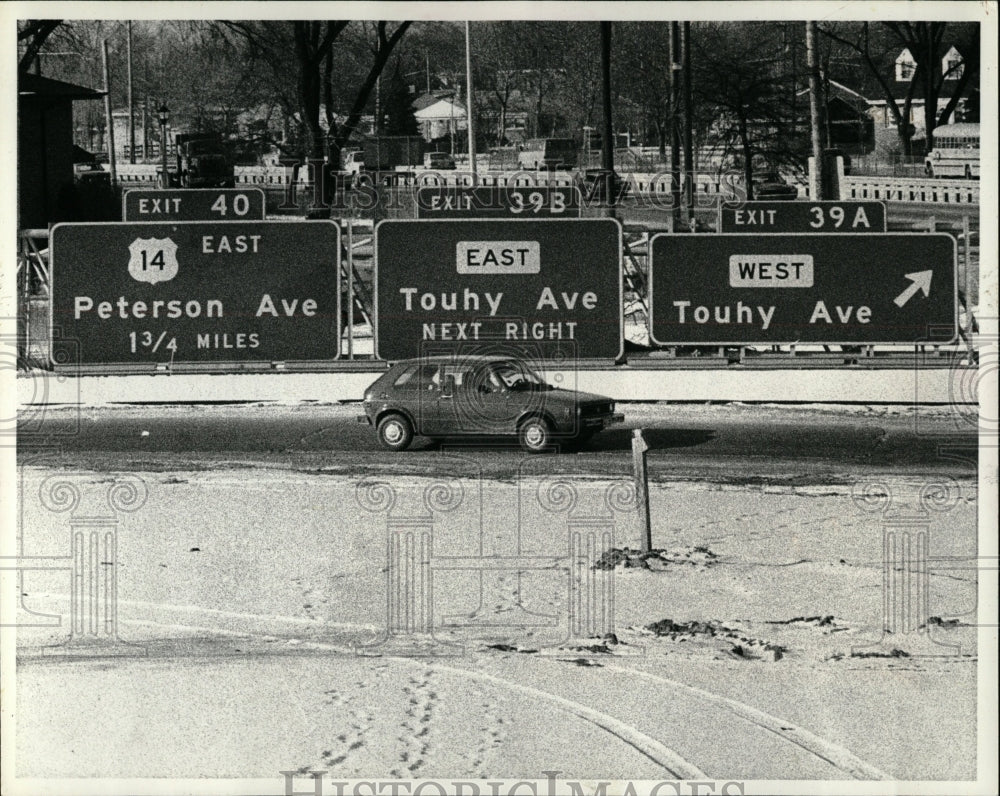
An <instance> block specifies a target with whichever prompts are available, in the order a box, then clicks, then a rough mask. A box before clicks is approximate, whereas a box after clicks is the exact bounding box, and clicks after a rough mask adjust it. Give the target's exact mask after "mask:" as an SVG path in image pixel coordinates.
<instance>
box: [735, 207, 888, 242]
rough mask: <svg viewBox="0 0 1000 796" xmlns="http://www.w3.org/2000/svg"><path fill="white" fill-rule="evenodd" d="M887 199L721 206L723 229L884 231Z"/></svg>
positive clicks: (819, 231)
mask: <svg viewBox="0 0 1000 796" xmlns="http://www.w3.org/2000/svg"><path fill="white" fill-rule="evenodd" d="M886 229H887V227H886V214H885V203H884V202H851V201H845V202H837V201H816V202H799V201H794V202H744V203H743V204H741V205H739V206H736V207H727V206H726V205H719V232H761V233H774V232H809V233H818V234H821V235H825V234H831V233H845V232H853V233H862V232H868V233H883V232H885V231H886Z"/></svg>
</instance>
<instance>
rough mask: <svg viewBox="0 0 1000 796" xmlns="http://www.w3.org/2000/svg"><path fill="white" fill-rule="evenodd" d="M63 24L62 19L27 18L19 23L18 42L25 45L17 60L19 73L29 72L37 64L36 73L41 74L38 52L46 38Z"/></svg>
mask: <svg viewBox="0 0 1000 796" xmlns="http://www.w3.org/2000/svg"><path fill="white" fill-rule="evenodd" d="M61 24H62V20H61V19H26V20H22V21H20V22H18V23H17V41H18V44H21V43H23V45H24V52H23V53H21V57H20V58H19V59H18V62H17V71H18V73H19V74H23V73H25V72H27V71H28V70H29V69H30V68H31V67H32V65H34V66H35V71H36V73H39V74H40V71H39V66H38V62H37V59H38V53H39V52H41V49H42V45H44V44H45V41H46V39H48V38H49V36H50V35H52V32H53V31H55V29H56V28H58V27H59V26H60V25H61Z"/></svg>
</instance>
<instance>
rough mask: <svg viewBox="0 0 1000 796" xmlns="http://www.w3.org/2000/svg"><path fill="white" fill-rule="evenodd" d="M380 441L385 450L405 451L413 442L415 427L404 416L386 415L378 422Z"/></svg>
mask: <svg viewBox="0 0 1000 796" xmlns="http://www.w3.org/2000/svg"><path fill="white" fill-rule="evenodd" d="M377 430H378V441H379V442H380V443H381V444H382V447H383V448H388V449H389V450H391V451H404V450H406V449H407V448H408V447H409V446H410V443H411V442H412V441H413V426H412V425H410V421H409V420H407V419H406V418H405V417H403V416H402V415H397V414H391V415H386V416H385V417H383V418H382V419H381V420H379V421H378V429H377Z"/></svg>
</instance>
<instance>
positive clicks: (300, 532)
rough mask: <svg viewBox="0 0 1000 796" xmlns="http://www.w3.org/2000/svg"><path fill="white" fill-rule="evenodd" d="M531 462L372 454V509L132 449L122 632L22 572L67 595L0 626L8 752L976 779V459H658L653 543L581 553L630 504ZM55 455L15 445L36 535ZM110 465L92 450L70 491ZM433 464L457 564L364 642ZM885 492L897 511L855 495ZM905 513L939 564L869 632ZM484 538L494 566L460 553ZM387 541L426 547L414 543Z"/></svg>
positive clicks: (33, 769) (285, 481) (38, 771)
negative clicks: (102, 654)
mask: <svg viewBox="0 0 1000 796" xmlns="http://www.w3.org/2000/svg"><path fill="white" fill-rule="evenodd" d="M535 461H537V462H541V463H542V464H540V465H538V466H534V469H532V466H529V467H528V469H527V470H526V471H525V472H523V473H522V476H521V478H520V479H518V480H514V481H508V480H504V481H498V480H485V481H480V480H478V479H476V478H474V477H473V478H470V477H468V476H467V474H463V473H462V472H461V468H459V469H456V470H454V471H453V472H448V471H447V469H442V471H441V472H442V475H439V476H438V477H437V478H435V479H431V478H419V477H414V476H408V477H405V478H403V477H395V476H394V477H391V479H389V478H382V480H381V481H378V482H376V483H375V487H376V488H377V487H379V486H391V487H392V488H393V489H394V490H395V503H394V504H393V505H392V507H391V509H389V511H388V512H385V511H382V512H377V511H376V512H371V511H367V510H366V509H364V508H363V507H362V505H361V503H364V502H365V500H364V495H362V494H361V492H364V490H363V489H362V490H361V492H359V483H360V482H361V478H360V476H359V477H357V478H352V477H350V476H344V475H323V474H307V473H297V472H289V471H284V470H268V469H256V470H253V471H252V472H251V471H247V470H245V469H224V468H223V469H215V470H210V471H202V472H192V471H184V472H155V473H140V474H139V476H140V477H141V478H142V479H143V480H144V481H145V483H146V485H147V487H148V490H149V497H148V500H147V501H146V503H145V505H144V506H142V508H141V509H140V510H139V511H137V512H135V513H133V514H128V515H121V521H120V525H119V527H118V535H117V538H118V550H117V561H118V567H117V570H118V597H119V600H118V617H119V621H120V628H119V634H120V638H121V640H122V641H123V642H128V643H130V644H134V645H136V646H135V647H134V648H129V647H127V646H125V645H124V644H120V645H119V646H118V648H117V651H118V652H124V653H126V654H121V655H117V656H115V657H108V658H99V657H98V658H92V659H87V658H83V659H74V658H66V657H63V656H58V655H57V656H53V655H50V654H46V651H45V650H44V647H46V645H51V644H61V643H63V642H64V641H65V639H66V638H67V636H68V625H67V617H68V613H69V589H68V583H69V581H68V576H67V573H66V572H30V573H27V574H26V575H25V581H24V589H23V591H24V594H25V595H26V596H25V598H24V604H25V606H26V607H28V608H29V609H31V610H33V611H39V612H44V611H49V612H52V613H57V614H60V615H61V616H62V617H63V620H62V625H61V627H56V628H53V627H34V628H22V629H20V630H19V631H18V667H17V706H18V719H17V759H16V766H17V774H18V776H31V777H43V778H48V777H259V778H274V779H275V781H276V782H277V781H278V779H279V777H280V776H281V775H280V774H279V771H282V770H299V771H302V772H304V771H306V770H308V769H318V770H325V771H328V772H329V775H328V776H330V777H334V778H340V779H346V778H356V777H381V778H396V779H399V778H416V777H444V776H448V777H464V778H496V777H531V778H544V776H545V775H544V774H543V773H542V772H544V771H547V770H550V771H551V770H554V771H559V772H562V773H561V775H560V776H562V777H572V778H590V779H600V778H615V779H620V778H625V777H630V778H639V779H661V780H662V779H671V778H698V777H699V776H701V775H704V776H707V777H709V778H715V779H721V778H732V779H743V778H746V779H829V780H844V779H852V778H858V779H880V778H893V779H905V780H916V779H939V780H940V779H949V780H950V779H967V778H971V777H974V776H975V771H976V729H975V728H976V693H977V692H976V675H977V665H976V660H977V659H976V628H975V624H976V584H977V572H976V562H975V558H974V555H975V550H976V512H977V506H978V502H977V493H976V484H975V482H974V481H973V480H971V479H968V480H965V479H957V480H955V479H943V480H942V479H937V480H938V481H941V483H940V484H938V486H937V488H934V487H933V486H929V485H930V484H931V483H932V482H933V481H935V479H934V478H931V479H930V480H928V479H927V478H924V479H919V478H915V477H914V476H906V477H903V476H898V477H897V476H893V475H881V476H879V477H878V478H877V481H879V482H880V485H878V486H875V485H871V484H868V483H867V481H861V480H857V482H850V483H845V484H840V485H838V484H834V485H829V484H810V483H808V482H804V483H800V484H798V485H790V484H783V485H774V484H768V483H761V484H753V483H741V484H726V483H710V482H707V481H687V480H685V481H679V480H672V481H663V482H659V483H655V484H653V485H652V486H651V495H650V501H651V516H652V519H653V522H652V525H653V545H654V547H655V548H659V549H662V551H663V553H662V554H661V555H658V556H656V557H655V558H653V559H650V560H649V561H648V562H647V566H645V567H629V568H624V567H622V566H621V565H619V566H618V567H616V568H615V569H613V570H610V571H608V570H602V569H600V568H592V567H587V568H585V569H584V570H580V569H579V568H577V569H576V570H574V569H573V568H572V566H571V565H570V564H568V563H567V562H568V561H570V560H571V559H570V557H569V552H570V550H571V548H570V546H569V545H570V541H571V537H572V533H573V532H574V531H576V532H581V529H582V532H583V533H584V536H583V537H582V538H583V539H584V540H585V541H586V539H587V538H588V537H587V536H586V532H587V528H588V527H589V528H593V527H597V528H599V529H600V533H599V534H598V536H597V537H596V539H597V544H598V549H597V553H598V557H599V553H600V552H601V547H600V544H602V543H604V544H605V545H606V546H609V547H615V548H618V549H621V548H632V549H634V548H637V547H638V546H639V535H638V530H637V525H636V513H635V511H634V508H629V507H628V506H627V505H625V506H624V510H619V511H617V512H613V511H612V510H611V509H610V508H609V504H608V503H606V502H604V501H605V495H606V494H607V488H608V486H609V482H607V481H606V480H601V479H598V478H595V477H589V478H588V477H583V476H575V477H571V476H561V477H560V478H561V479H562V484H563V486H562V487H558V485H556V486H553V482H551V481H549V480H547V479H548V476H547V474H546V473H545V472H544V469H543V467H544V461H545V460H544V457H543V458H542V459H538V460H535ZM54 474H58V475H65V473H61V472H59V471H51V470H46V469H43V468H38V467H25V468H22V476H23V484H22V511H23V521H22V527H23V528H24V553H25V554H28V555H35V556H46V555H49V556H64V555H66V554H67V551H68V546H69V542H68V538H69V527H70V524H69V523H70V520H69V518H68V517H67V515H66V514H57V513H53V512H51V511H49V510H47V509H46V508H44V507H43V506H42V505H41V502H40V500H39V499H38V495H39V492H40V490H41V489H42V488H43V485H44V482H45V479H46V478H49V477H50V476H52V475H54ZM113 478H114V475H113V474H109V473H100V474H98V473H91V474H86V473H85V474H83V481H82V482H80V485H79V488H80V489H81V492H82V493H83V495H84V499H86V497H87V495H88V494H90V493H92V492H94V491H95V490H96V491H101V490H103V489H105V488H106V486H107V485H108V483H109V481H110V480H111V479H113ZM807 480H808V479H806V481H807ZM50 483H51V482H50ZM434 483H439V484H445V485H448V484H450V485H451V486H453V487H455V489H456V492H453V493H452V495H453V496H454V494H458V495H459V496H460V497H461V502H460V503H459V505H457V506H455V507H452V508H451V509H450V510H448V511H435V512H434V513H433V514H432V515H431V516H432V518H433V520H432V522H433V527H432V529H431V537H432V550H433V553H432V555H431V556H429V558H433V559H434V560H435V561H444V560H445V559H448V558H451V560H452V563H453V564H455V562H458V563H457V564H456V565H455V566H454V567H453V568H451V569H446V568H433V579H432V583H433V585H432V588H424V587H426V586H427V584H428V582H427V581H425V582H423V583H422V585H421V581H419V578H417V579H411V580H410V581H409V585H408V586H406V587H405V588H408V589H410V590H411V591H412V590H413V589H417V590H418V591H419V594H420V595H425V596H426V598H427V602H426V605H428V606H429V610H430V613H431V615H432V617H433V618H432V625H433V629H432V633H430V634H420V633H416V634H410V633H406V632H401V633H396V634H395V635H394V636H393V637H391V638H390V639H389V643H385V644H383V643H381V641H382V640H383V639H384V637H385V634H386V629H387V605H388V604H391V603H392V599H393V598H392V594H391V590H392V588H394V586H393V584H397V583H398V581H393V580H392V579H391V578H392V576H393V575H394V574H395V573H398V572H399V571H400V570H399V569H398V568H394V565H393V564H392V561H393V560H395V559H391V555H392V550H393V548H392V546H391V544H390V542H391V539H392V537H393V534H394V533H398V532H399V529H400V527H401V525H400V523H402V524H403V525H405V524H406V522H405V521H404V520H403V518H405V517H411V518H412V517H415V516H418V515H421V514H422V513H424V512H423V510H422V509H421V508H420V507H421V505H424V504H423V503H422V501H423V500H424V499H425V495H426V494H427V493H426V489H427V487H428V486H430V485H432V484H434ZM567 484H568V486H567ZM554 488H555V489H556V490H557V491H555V492H553V491H552V489H554ZM560 488H561V489H563V490H564V491H563V492H562V493H560V492H558V489H560ZM566 490H569V492H575V498H576V503H575V504H574V505H573V506H572V507H569V508H567V505H566V504H564V503H560V501H561V500H563V499H564V498H565V495H566V494H567V492H566ZM943 490H946V491H943ZM560 494H562V495H563V497H560ZM921 494H924V496H925V502H924V503H923V504H921V502H920V498H921ZM359 495H360V496H361V498H362V499H361V503H359ZM862 495H867V500H864V499H862ZM927 495H931V496H932V497H931V498H930V499H931V500H932V501H936V504H935V506H936V508H935V510H933V511H927V506H928V505H929V504H928V503H927V502H926V501H927V499H928V498H927ZM884 496H890V497H891V499H892V504H891V508H890V509H889V513H883V512H882V511H881V510H875V511H865V510H863V509H864V508H866V507H867V508H869V509H870V508H872V507H873V506H874V507H876V508H879V507H882V506H884V504H883V503H880V500H881V499H882V498H883V497H884ZM934 496H936V497H934ZM369 507H371V501H369ZM425 507H426V506H425ZM560 508H561V509H563V510H558V509H560ZM618 508H619V509H621V508H622V506H618ZM550 509H553V510H550ZM82 510H83V509H82V508H80V509H78V511H82ZM901 517H909V518H910V519H911V520H913V519H914V518H917V519H918V520H919V523H918V525H919V528H920V529H923V531H924V532H926V533H927V534H928V535H929V536H928V538H929V559H928V560H927V568H928V572H929V574H928V576H927V584H928V585H929V589H928V591H927V593H926V608H925V609H922V608H921V607H920V604H919V601H918V604H916V605H910V610H911V611H913V613H912V617H916V619H917V620H919V621H915V622H914V624H913V625H912V627H913V630H912V632H908V633H903V632H897V633H896V634H894V635H892V636H888V637H884V636H883V634H882V631H881V628H882V626H883V600H884V597H886V595H887V594H888V595H889V598H888V600H889V604H890V609H894V608H899V605H898V603H899V601H900V600H905V599H906V597H907V596H909V597H914V596H916V597H919V596H920V592H919V590H917V589H918V586H917V585H916V584H917V582H918V581H919V580H920V579H919V578H918V577H916V575H914V577H913V578H912V579H911V580H910V581H908V582H905V584H904V585H905V588H900V589H897V590H896V591H892V590H891V589H890V590H889V591H888V592H887V591H886V589H885V588H884V586H883V576H884V569H883V559H884V537H885V532H886V531H887V529H888V530H892V528H896V529H897V531H898V526H893V525H892V523H893V522H895V521H897V520H899V518H901ZM609 518H611V519H609ZM389 520H391V522H390V521H389ZM422 522H425V524H426V521H422ZM588 523H590V525H588ZM418 525H419V523H418ZM612 525H613V539H610V537H609V538H608V539H605V538H604V537H602V536H601V534H603V533H604V532H605V531H607V532H609V533H611V532H612V531H611V527H612ZM421 527H423V526H421ZM910 531H911V532H912V534H913V536H912V539H913V540H916V533H917V531H918V526H917V525H911V526H910ZM414 538H417V539H418V541H417V542H416V544H419V537H414ZM602 540H603V542H602ZM609 541H610V544H608V542H609ZM518 554H520V556H521V559H519V560H520V561H522V565H524V564H523V562H524V561H525V560H528V559H530V558H531V557H534V558H535V559H536V561H538V562H543V563H542V564H539V568H536V569H531V570H530V571H528V570H522V571H521V572H520V574H518V571H516V570H515V569H511V568H507V569H503V568H502V567H500V566H499V564H500V563H503V562H497V559H496V558H495V557H497V556H500V557H504V556H514V555H518ZM484 558H490V559H491V560H492V561H493V562H494V563H497V566H494V567H492V568H491V567H480V568H476V567H474V566H473V565H471V564H470V561H473V560H482V559H484ZM590 560H593V555H592V556H591V558H590V559H588V561H590ZM632 560H633V561H635V560H636V559H635V557H634V556H633V558H632ZM399 561H402V562H403V564H402V566H404V567H405V562H406V561H413V562H416V563H415V564H414V566H416V570H413V571H414V572H418V571H424V572H425V574H426V572H427V571H426V570H420V567H419V561H420V556H419V554H418V553H414V556H413V557H412V558H408V557H407V556H406V555H405V548H404V552H403V554H402V557H401V558H400V559H399ZM544 562H548V566H546V565H545V564H544ZM435 566H436V565H435ZM463 566H464V567H465V568H464V569H463V568H462V567H463ZM892 571H894V570H893V569H892V568H890V572H892ZM581 572H582V573H583V574H581ZM574 573H575V574H574ZM411 574H412V573H411ZM911 574H912V573H911ZM918 574H919V573H918ZM415 577H416V576H415ZM574 578H576V580H575V581H574ZM604 578H607V580H602V579H604ZM583 581H588V583H589V586H586V587H585V588H586V589H589V591H584V592H583V594H584V598H583V601H582V602H574V600H579V599H580V598H579V594H580V593H581V589H582V588H584V586H582V585H581V584H582V583H583ZM900 582H901V583H903V581H900ZM602 583H604V584H605V587H606V590H605V591H604V592H601V591H600V590H601V588H602V587H601V584H602ZM414 584H417V585H414ZM574 584H575V585H574ZM574 589H575V591H574ZM594 595H606V596H607V599H606V600H605V601H604V602H601V600H596V602H595V601H592V602H591V603H589V604H588V603H586V599H588V598H593V597H594ZM418 596H419V595H418ZM404 597H405V595H404ZM400 604H402V605H406V604H407V603H406V600H405V599H404V600H403V602H402V603H400ZM419 604H420V603H419V600H418V601H417V602H415V603H413V605H419ZM602 605H603V606H604V608H603V609H602V608H601V607H600V606H602ZM612 609H613V617H612V615H611V613H610V611H611V610H612ZM602 610H603V611H604V613H603V614H602V613H601V611H602ZM581 616H583V617H584V620H583V624H582V628H583V630H582V631H581V630H580V627H581V625H579V624H578V625H577V626H576V627H574V624H573V622H574V617H576V618H577V619H579V618H580V617H581ZM449 623H450V624H449ZM404 624H405V623H404ZM416 624H419V622H417V623H416ZM404 629H405V628H404ZM418 629H419V628H418ZM609 629H610V631H611V633H608V632H601V631H609ZM578 631H579V632H578ZM612 633H613V634H612ZM588 636H593V637H589V638H588ZM358 645H361V648H359V647H358ZM945 645H947V646H945ZM428 652H432V653H435V654H432V655H427V654H426V653H428ZM128 653H133V654H128ZM299 787H300V788H301V787H303V785H302V784H301V783H300V784H299Z"/></svg>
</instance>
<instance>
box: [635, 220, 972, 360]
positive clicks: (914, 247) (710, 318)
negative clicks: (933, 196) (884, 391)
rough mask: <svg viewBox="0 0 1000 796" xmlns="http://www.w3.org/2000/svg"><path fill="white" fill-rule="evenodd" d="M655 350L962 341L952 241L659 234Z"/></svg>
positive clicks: (653, 252) (655, 244) (940, 237)
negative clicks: (661, 347) (657, 347)
mask: <svg viewBox="0 0 1000 796" xmlns="http://www.w3.org/2000/svg"><path fill="white" fill-rule="evenodd" d="M649 270H650V288H649V291H650V336H651V337H652V339H653V341H654V342H655V343H656V344H658V345H692V344H694V345H725V344H730V343H731V344H736V345H754V344H765V345H779V344H781V345H792V344H795V343H826V344H831V345H836V344H848V345H849V344H859V343H863V344H878V343H886V344H892V343H908V344H915V343H919V342H921V341H925V340H927V339H929V338H931V337H934V338H935V340H936V342H944V341H945V340H944V338H945V337H948V336H950V337H951V339H954V337H955V335H956V333H957V306H958V305H957V266H956V244H955V239H954V238H952V237H951V236H950V235H944V234H926V235H915V234H913V233H888V234H886V233H883V234H881V235H859V234H855V235H849V234H831V235H782V234H778V235H725V234H722V235H669V234H667V235H656V236H654V237H653V239H652V241H651V245H650V266H649Z"/></svg>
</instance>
